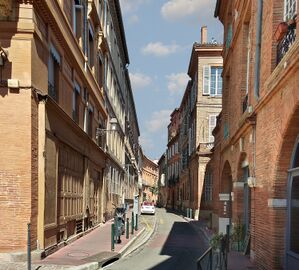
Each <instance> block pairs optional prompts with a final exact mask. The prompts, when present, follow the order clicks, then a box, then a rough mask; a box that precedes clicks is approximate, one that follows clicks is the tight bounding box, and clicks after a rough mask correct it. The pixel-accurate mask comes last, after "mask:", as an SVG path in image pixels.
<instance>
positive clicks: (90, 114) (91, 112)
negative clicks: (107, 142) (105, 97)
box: [87, 106, 93, 137]
mask: <svg viewBox="0 0 299 270" xmlns="http://www.w3.org/2000/svg"><path fill="white" fill-rule="evenodd" d="M92 122H93V107H92V106H90V107H89V108H88V120H87V125H88V128H87V134H88V135H89V136H90V137H92V126H93V125H92Z"/></svg>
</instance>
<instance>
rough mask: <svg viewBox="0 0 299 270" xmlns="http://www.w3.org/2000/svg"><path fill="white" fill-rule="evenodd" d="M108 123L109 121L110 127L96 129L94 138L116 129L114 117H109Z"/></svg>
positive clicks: (116, 124) (116, 123)
mask: <svg viewBox="0 0 299 270" xmlns="http://www.w3.org/2000/svg"><path fill="white" fill-rule="evenodd" d="M109 123H110V129H105V128H97V130H96V139H98V138H99V136H102V135H104V134H105V133H106V132H108V131H117V128H118V122H117V119H116V118H111V119H110V121H109Z"/></svg>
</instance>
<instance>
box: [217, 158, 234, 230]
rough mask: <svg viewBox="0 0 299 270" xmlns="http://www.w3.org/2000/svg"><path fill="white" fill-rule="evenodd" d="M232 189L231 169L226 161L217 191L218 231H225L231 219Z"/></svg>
mask: <svg viewBox="0 0 299 270" xmlns="http://www.w3.org/2000/svg"><path fill="white" fill-rule="evenodd" d="M232 189H233V181H232V170H231V166H230V164H229V162H228V161H226V162H225V163H224V166H223V170H222V175H221V189H220V193H219V233H224V234H225V233H226V227H227V225H230V224H231V219H232V198H231V193H232Z"/></svg>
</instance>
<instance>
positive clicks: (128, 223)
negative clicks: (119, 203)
mask: <svg viewBox="0 0 299 270" xmlns="http://www.w3.org/2000/svg"><path fill="white" fill-rule="evenodd" d="M129 230H130V222H129V218H127V224H126V238H127V239H129V233H130V232H129Z"/></svg>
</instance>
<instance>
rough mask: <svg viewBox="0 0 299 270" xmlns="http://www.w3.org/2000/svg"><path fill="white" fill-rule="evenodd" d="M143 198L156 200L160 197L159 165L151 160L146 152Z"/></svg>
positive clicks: (143, 158)
mask: <svg viewBox="0 0 299 270" xmlns="http://www.w3.org/2000/svg"><path fill="white" fill-rule="evenodd" d="M141 177H142V198H140V199H141V202H143V201H149V202H152V201H154V202H155V203H156V202H157V199H158V178H159V166H158V164H157V163H155V162H154V161H152V160H150V159H149V158H148V157H146V156H145V155H144V154H142V167H141Z"/></svg>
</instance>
